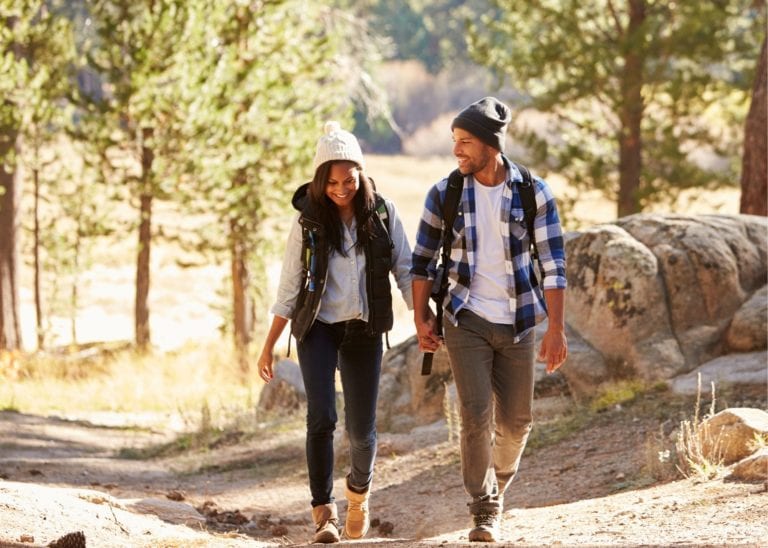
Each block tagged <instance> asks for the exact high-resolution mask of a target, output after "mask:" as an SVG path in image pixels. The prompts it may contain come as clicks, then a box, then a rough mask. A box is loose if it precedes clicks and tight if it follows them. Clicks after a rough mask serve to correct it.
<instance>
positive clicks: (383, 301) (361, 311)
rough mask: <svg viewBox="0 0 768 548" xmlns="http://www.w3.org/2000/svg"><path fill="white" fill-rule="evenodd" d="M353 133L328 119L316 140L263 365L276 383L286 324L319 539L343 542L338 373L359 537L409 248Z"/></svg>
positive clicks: (351, 531)
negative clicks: (387, 340)
mask: <svg viewBox="0 0 768 548" xmlns="http://www.w3.org/2000/svg"><path fill="white" fill-rule="evenodd" d="M363 167H364V159H363V154H362V151H361V150H360V145H359V144H358V142H357V139H356V138H355V136H354V135H352V134H351V133H349V132H347V131H343V130H342V129H341V128H340V127H339V125H338V123H336V122H328V123H327V124H326V126H325V135H324V136H323V137H321V138H320V140H319V141H318V143H317V151H316V154H315V160H314V169H315V175H314V178H313V179H312V181H311V182H310V183H307V184H305V185H303V186H301V187H300V188H299V189H298V190H297V191H296V193H295V194H294V197H293V206H294V207H295V208H296V209H297V210H298V211H299V212H300V213H299V214H298V215H297V217H296V220H295V222H294V223H293V226H292V229H291V233H290V235H289V237H288V245H287V249H286V252H285V258H284V261H283V269H282V273H281V276H280V287H279V289H278V297H277V302H276V303H275V305H274V306H273V307H272V313H273V314H274V317H273V320H272V324H271V326H270V329H269V333H268V334H267V337H266V341H265V343H264V347H263V349H262V352H261V356H260V357H259V362H258V367H259V373H260V375H261V378H262V379H264V381H265V382H269V381H270V380H271V379H272V360H273V353H274V346H275V343H276V341H277V340H278V339H279V337H280V335H281V334H282V332H283V329H284V328H285V326H286V324H287V323H288V321H289V320H290V321H291V334H292V335H293V336H294V337H295V338H296V341H297V346H298V354H299V365H300V367H301V372H302V376H303V378H304V387H305V389H306V392H307V446H306V451H307V467H308V469H309V488H310V491H311V493H312V517H313V520H314V522H315V525H316V532H315V537H314V542H323V543H328V542H338V541H339V539H340V531H339V523H338V511H337V508H336V504H335V502H334V497H333V493H332V491H333V465H334V457H333V432H334V430H335V427H336V419H337V416H336V399H335V398H336V390H335V372H336V369H337V368H338V369H339V371H340V374H341V383H342V389H343V391H344V413H345V426H346V430H347V434H348V436H349V442H350V449H349V452H350V471H349V473H348V474H347V477H346V488H345V495H346V498H347V502H348V506H347V516H346V522H345V525H344V534H345V536H346V537H348V538H361V537H363V536H364V535H365V534H366V533H367V531H368V527H369V524H370V519H369V513H368V498H369V496H370V492H371V481H372V479H373V462H374V458H375V456H376V401H377V398H378V388H379V376H380V373H381V358H382V341H381V338H382V337H381V334H382V333H384V332H386V331H388V330H389V329H391V327H392V322H393V314H392V294H391V288H390V283H389V273H390V271H391V272H392V273H393V274H394V277H395V280H396V281H397V285H398V287H399V288H400V291H401V293H402V295H403V299H404V300H405V302H406V303H407V305H408V308H409V309H412V308H413V304H412V299H411V278H410V274H409V268H410V257H411V249H410V245H409V244H408V239H407V238H406V236H405V232H404V231H403V226H402V223H401V221H400V219H399V217H398V215H397V212H396V210H395V206H394V204H393V203H392V202H391V201H389V200H385V199H384V198H382V197H381V196H380V195H379V194H377V193H376V192H374V189H373V184H372V182H371V180H370V179H369V178H368V177H367V176H366V175H365V172H364V170H363Z"/></svg>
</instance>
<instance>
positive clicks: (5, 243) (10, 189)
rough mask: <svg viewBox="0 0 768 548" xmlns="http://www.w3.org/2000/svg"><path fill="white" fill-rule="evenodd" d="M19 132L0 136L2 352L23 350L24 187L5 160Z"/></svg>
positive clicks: (0, 347)
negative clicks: (19, 238)
mask: <svg viewBox="0 0 768 548" xmlns="http://www.w3.org/2000/svg"><path fill="white" fill-rule="evenodd" d="M16 136H17V132H16V130H15V129H14V128H11V127H8V126H6V127H5V128H3V131H2V134H0V350H18V349H21V329H20V326H19V291H18V287H17V285H16V280H17V265H18V262H17V260H18V257H17V253H16V231H17V229H18V219H17V213H18V206H19V194H20V192H21V185H18V184H17V181H16V173H15V172H14V171H7V170H6V165H8V164H6V163H5V161H4V160H5V159H6V157H7V156H8V155H9V154H12V153H13V152H14V150H15V148H16Z"/></svg>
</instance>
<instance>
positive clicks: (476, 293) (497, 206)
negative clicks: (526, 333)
mask: <svg viewBox="0 0 768 548" xmlns="http://www.w3.org/2000/svg"><path fill="white" fill-rule="evenodd" d="M503 191H504V183H501V184H498V185H496V186H485V185H482V184H480V183H478V182H477V181H475V228H476V230H477V249H475V273H474V275H473V277H472V282H471V283H470V284H469V300H468V301H467V305H466V306H467V308H468V309H470V310H471V311H472V312H474V313H475V314H477V315H478V316H480V317H482V318H484V319H486V320H488V321H489V322H492V323H503V324H512V323H515V317H514V313H513V312H512V311H511V310H510V309H509V294H508V291H507V274H506V265H505V263H504V234H505V232H506V233H508V232H509V227H508V226H506V223H504V222H502V220H501V195H502V193H503Z"/></svg>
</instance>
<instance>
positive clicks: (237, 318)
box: [230, 219, 253, 376]
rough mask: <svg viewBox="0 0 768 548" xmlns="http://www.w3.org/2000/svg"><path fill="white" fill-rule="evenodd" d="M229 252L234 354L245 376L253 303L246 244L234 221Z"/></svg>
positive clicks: (231, 223) (247, 366)
mask: <svg viewBox="0 0 768 548" xmlns="http://www.w3.org/2000/svg"><path fill="white" fill-rule="evenodd" d="M230 251H231V273H232V312H233V322H234V325H233V334H234V337H235V354H236V357H237V362H238V364H239V365H240V371H241V373H242V374H243V375H244V376H245V375H247V374H248V373H249V372H250V368H251V366H250V362H249V359H248V345H249V344H250V342H251V334H252V330H253V321H252V320H253V303H252V302H251V298H250V296H249V295H248V287H249V278H250V276H249V271H248V251H247V244H246V242H245V241H244V239H243V237H242V233H241V231H240V228H239V226H238V222H237V220H236V219H233V220H231V221H230Z"/></svg>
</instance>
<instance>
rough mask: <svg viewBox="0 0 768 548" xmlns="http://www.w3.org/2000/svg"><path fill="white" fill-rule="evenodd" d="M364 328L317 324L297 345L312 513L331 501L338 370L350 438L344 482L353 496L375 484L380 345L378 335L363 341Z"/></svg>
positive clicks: (354, 323)
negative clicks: (303, 394) (345, 480)
mask: <svg viewBox="0 0 768 548" xmlns="http://www.w3.org/2000/svg"><path fill="white" fill-rule="evenodd" d="M365 328H366V324H365V322H363V321H360V320H351V321H347V322H339V323H334V324H327V323H323V322H320V321H316V322H315V323H314V325H313V326H312V328H311V329H310V331H309V333H308V334H307V336H306V337H304V340H303V341H301V342H299V344H298V353H299V365H300V367H301V373H302V376H303V377H304V387H305V389H306V391H307V469H308V471H309V489H310V492H311V494H312V506H313V507H314V506H319V505H321V504H328V503H330V502H333V501H334V497H333V465H334V454H333V433H334V431H335V430H336V421H337V415H336V387H335V375H336V369H337V368H338V369H339V372H340V373H341V386H342V390H343V393H344V424H345V426H346V430H347V435H348V436H349V457H350V459H349V460H350V472H349V475H348V481H349V484H350V486H351V487H352V488H354V489H355V490H364V489H367V488H368V486H369V485H370V483H371V480H372V479H373V462H374V459H375V458H376V439H377V437H376V401H377V399H378V396H379V377H380V375H381V357H382V343H381V335H377V336H373V337H372V336H370V335H367V334H366V332H365Z"/></svg>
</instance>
